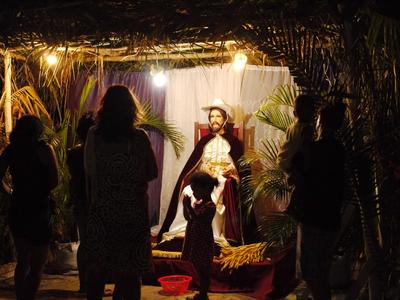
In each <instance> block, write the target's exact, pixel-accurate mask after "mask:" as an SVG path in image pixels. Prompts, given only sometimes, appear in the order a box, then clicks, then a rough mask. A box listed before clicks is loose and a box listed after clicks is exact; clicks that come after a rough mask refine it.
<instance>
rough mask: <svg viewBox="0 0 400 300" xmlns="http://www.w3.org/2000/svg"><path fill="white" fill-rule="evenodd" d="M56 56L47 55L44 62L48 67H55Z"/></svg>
mask: <svg viewBox="0 0 400 300" xmlns="http://www.w3.org/2000/svg"><path fill="white" fill-rule="evenodd" d="M57 60H58V59H57V56H55V55H53V54H49V55H47V56H46V61H47V63H48V64H49V65H51V66H52V65H55V64H56V63H57Z"/></svg>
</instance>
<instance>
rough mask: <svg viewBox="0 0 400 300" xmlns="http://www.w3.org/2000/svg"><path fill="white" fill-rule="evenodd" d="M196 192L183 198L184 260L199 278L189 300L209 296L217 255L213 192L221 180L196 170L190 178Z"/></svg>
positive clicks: (203, 299)
mask: <svg viewBox="0 0 400 300" xmlns="http://www.w3.org/2000/svg"><path fill="white" fill-rule="evenodd" d="M189 184H190V187H191V188H192V191H193V195H191V196H185V198H184V199H183V207H184V209H183V214H184V216H185V219H186V220H187V221H188V223H187V226H186V233H185V241H184V244H183V250H182V259H183V260H188V261H191V262H192V263H193V265H194V267H195V269H196V272H197V274H198V276H199V278H200V289H199V294H196V295H195V296H194V297H193V298H189V299H201V300H205V299H208V296H207V293H208V288H209V286H210V268H211V263H212V260H213V257H214V236H213V229H212V225H211V223H212V220H213V218H214V215H215V210H216V206H215V204H214V202H213V201H212V199H211V193H212V191H213V190H214V188H215V187H216V186H218V179H216V178H214V177H211V176H210V175H209V174H208V173H205V172H196V173H193V175H192V176H191V177H190V179H189Z"/></svg>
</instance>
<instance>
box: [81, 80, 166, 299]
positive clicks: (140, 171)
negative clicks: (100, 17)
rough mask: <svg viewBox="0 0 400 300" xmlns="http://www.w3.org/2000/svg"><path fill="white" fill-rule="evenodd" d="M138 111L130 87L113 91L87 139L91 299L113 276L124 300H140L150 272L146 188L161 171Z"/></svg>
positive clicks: (89, 294) (87, 251) (107, 94)
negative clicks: (138, 122) (146, 273)
mask: <svg viewBox="0 0 400 300" xmlns="http://www.w3.org/2000/svg"><path fill="white" fill-rule="evenodd" d="M137 112H138V107H137V106H136V103H135V102H134V99H133V97H132V94H131V93H130V91H129V90H128V88H126V87H125V86H112V87H110V88H109V89H108V90H107V91H106V93H105V95H104V97H103V99H102V101H101V108H100V110H99V112H98V117H97V125H96V126H94V127H92V128H91V129H90V131H89V133H88V136H87V141H86V146H85V158H84V161H85V170H86V176H87V181H86V182H87V190H88V199H89V201H90V209H89V210H90V211H89V219H88V224H87V236H86V247H87V249H86V253H87V255H88V260H89V261H88V264H89V266H88V294H87V296H88V299H89V300H91V299H96V300H97V299H102V295H103V289H104V285H105V281H106V278H109V277H112V278H113V279H114V280H115V283H116V288H118V292H119V294H120V296H121V297H122V299H140V288H141V273H142V272H144V271H146V270H148V269H149V267H150V263H151V244H150V224H149V217H148V209H147V207H148V203H147V202H148V195H147V186H148V182H149V181H150V180H152V179H154V178H156V177H157V173H158V170H157V165H156V160H155V157H154V153H153V150H152V148H151V144H150V141H149V139H148V137H147V135H146V133H145V131H143V130H141V129H138V128H135V125H134V124H135V122H136V120H137ZM115 298H116V297H115Z"/></svg>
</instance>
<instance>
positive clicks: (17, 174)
mask: <svg viewBox="0 0 400 300" xmlns="http://www.w3.org/2000/svg"><path fill="white" fill-rule="evenodd" d="M42 134H43V125H42V123H41V121H40V120H39V118H37V117H35V116H31V115H27V116H23V117H22V118H20V119H19V120H18V121H17V123H16V125H15V128H14V130H13V131H12V132H11V135H10V144H9V145H8V146H7V147H6V149H5V150H4V151H3V153H2V155H1V156H0V178H1V179H3V178H4V175H5V173H6V171H7V169H8V170H9V172H10V174H11V177H12V187H10V190H9V192H12V194H11V199H12V203H11V208H10V212H9V226H10V229H11V232H12V235H13V238H14V243H15V247H16V251H17V266H16V268H15V274H14V280H15V292H16V298H17V299H19V300H21V299H23V300H28V299H34V298H35V295H36V292H37V290H38V287H39V284H40V280H41V275H42V271H43V267H44V265H45V263H46V259H47V255H48V251H49V242H50V238H51V234H52V227H51V218H50V217H51V207H50V191H51V190H52V189H53V188H55V187H56V186H57V184H58V170H57V161H56V156H55V153H54V151H53V149H52V148H51V146H50V145H48V144H46V143H45V142H44V141H42V140H41V137H42Z"/></svg>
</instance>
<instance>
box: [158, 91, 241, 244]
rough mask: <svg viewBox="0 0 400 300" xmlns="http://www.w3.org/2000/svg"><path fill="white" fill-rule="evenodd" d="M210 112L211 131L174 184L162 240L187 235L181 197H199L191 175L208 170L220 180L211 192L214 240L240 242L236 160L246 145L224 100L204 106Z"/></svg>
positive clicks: (197, 146)
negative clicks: (231, 124)
mask: <svg viewBox="0 0 400 300" xmlns="http://www.w3.org/2000/svg"><path fill="white" fill-rule="evenodd" d="M202 109H203V110H205V111H209V114H208V121H209V129H210V132H209V134H208V135H206V136H204V137H202V138H201V139H200V141H199V142H198V143H197V145H196V147H195V149H194V150H193V152H192V154H191V156H190V157H189V159H188V161H187V163H186V165H185V166H184V168H183V170H182V172H181V174H180V176H179V178H178V181H177V184H176V186H175V189H174V192H173V195H172V197H171V202H170V205H169V208H168V212H167V215H166V218H165V220H164V223H163V225H162V228H161V230H160V233H159V236H158V239H159V241H165V240H172V239H174V238H175V237H184V235H185V230H186V224H187V222H186V220H185V218H184V216H183V203H182V200H183V198H184V197H185V196H189V197H191V198H192V199H191V202H192V203H194V202H195V201H196V200H200V199H195V198H194V196H193V191H192V190H191V188H190V185H188V184H187V181H188V178H189V177H190V175H191V174H192V173H193V172H194V171H203V172H207V173H208V174H210V175H211V176H213V177H215V178H217V179H218V182H219V184H218V186H217V187H215V189H214V191H213V192H212V200H213V202H214V203H215V205H216V208H217V209H216V214H215V217H214V219H213V222H212V228H213V234H214V240H215V241H218V242H221V243H224V242H226V241H227V240H231V241H236V242H241V240H242V238H241V229H240V222H239V216H238V214H237V204H238V192H237V186H238V184H239V174H238V167H237V161H238V159H239V158H240V157H241V156H242V155H243V147H242V144H241V142H240V141H239V139H238V138H237V137H235V136H234V135H233V134H232V132H231V130H229V126H227V125H228V122H227V121H228V112H229V107H228V106H227V105H225V103H224V102H223V101H222V100H221V99H216V100H214V102H213V104H212V105H210V106H207V107H203V108H202Z"/></svg>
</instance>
